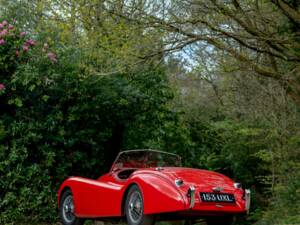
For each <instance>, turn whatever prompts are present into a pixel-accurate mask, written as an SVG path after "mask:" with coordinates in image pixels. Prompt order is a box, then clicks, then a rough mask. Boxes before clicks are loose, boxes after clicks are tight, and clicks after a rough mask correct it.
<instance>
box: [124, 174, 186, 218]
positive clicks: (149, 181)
mask: <svg viewBox="0 0 300 225" xmlns="http://www.w3.org/2000/svg"><path fill="white" fill-rule="evenodd" d="M132 184H136V185H138V186H139V188H140V190H141V192H142V195H143V201H144V213H145V214H157V213H168V212H176V211H181V210H184V209H186V208H187V205H188V198H187V197H186V195H184V194H183V193H182V192H181V191H180V190H179V189H178V188H177V187H176V185H175V183H172V182H171V181H170V180H168V179H167V178H165V177H163V176H159V175H157V174H152V173H139V174H137V175H133V176H132V178H131V179H130V183H129V184H128V188H129V185H132ZM128 188H127V190H128ZM124 193H126V192H124ZM124 197H126V196H124Z"/></svg>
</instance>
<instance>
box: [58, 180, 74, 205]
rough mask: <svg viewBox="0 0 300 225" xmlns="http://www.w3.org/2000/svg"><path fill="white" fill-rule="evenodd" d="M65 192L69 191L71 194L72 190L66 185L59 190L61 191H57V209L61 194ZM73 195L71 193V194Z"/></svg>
mask: <svg viewBox="0 0 300 225" xmlns="http://www.w3.org/2000/svg"><path fill="white" fill-rule="evenodd" d="M66 191H71V192H72V188H71V187H70V186H68V185H66V186H64V187H62V188H61V190H60V191H59V194H58V208H60V201H61V198H62V196H63V194H64V193H65V192H66ZM72 193H73V192H72Z"/></svg>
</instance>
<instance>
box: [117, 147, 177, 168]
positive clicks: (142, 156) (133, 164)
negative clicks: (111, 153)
mask: <svg viewBox="0 0 300 225" xmlns="http://www.w3.org/2000/svg"><path fill="white" fill-rule="evenodd" d="M179 166H181V158H180V156H178V155H176V154H173V153H168V152H162V151H157V150H130V151H124V152H120V153H119V155H118V157H117V159H116V160H115V162H114V164H113V166H112V170H115V169H122V168H151V167H179Z"/></svg>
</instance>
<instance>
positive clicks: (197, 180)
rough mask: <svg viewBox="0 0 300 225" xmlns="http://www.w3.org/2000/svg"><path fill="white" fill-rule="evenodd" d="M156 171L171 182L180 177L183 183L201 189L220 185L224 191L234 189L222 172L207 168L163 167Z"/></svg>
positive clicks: (230, 181)
mask: <svg viewBox="0 0 300 225" xmlns="http://www.w3.org/2000/svg"><path fill="white" fill-rule="evenodd" d="M157 173H158V174H159V175H160V176H162V177H165V178H166V179H168V180H170V181H171V182H175V180H176V179H181V180H182V181H183V184H184V185H187V186H191V185H193V186H195V187H196V188H198V189H202V190H207V191H208V190H211V189H212V188H214V187H220V188H222V189H223V190H224V191H234V187H233V183H234V181H233V180H231V179H230V178H229V177H227V176H225V175H223V174H220V173H217V172H213V171H209V170H201V169H193V168H178V167H165V168H162V169H161V170H159V171H157Z"/></svg>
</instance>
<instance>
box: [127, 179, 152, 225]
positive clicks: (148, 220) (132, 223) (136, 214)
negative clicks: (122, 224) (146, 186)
mask: <svg viewBox="0 0 300 225" xmlns="http://www.w3.org/2000/svg"><path fill="white" fill-rule="evenodd" d="M125 215H126V219H127V223H128V225H154V223H155V216H154V215H145V214H144V200H143V195H142V192H141V190H140V189H139V187H138V186H137V185H133V186H131V187H130V189H129V191H128V194H127V197H126V202H125Z"/></svg>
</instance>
